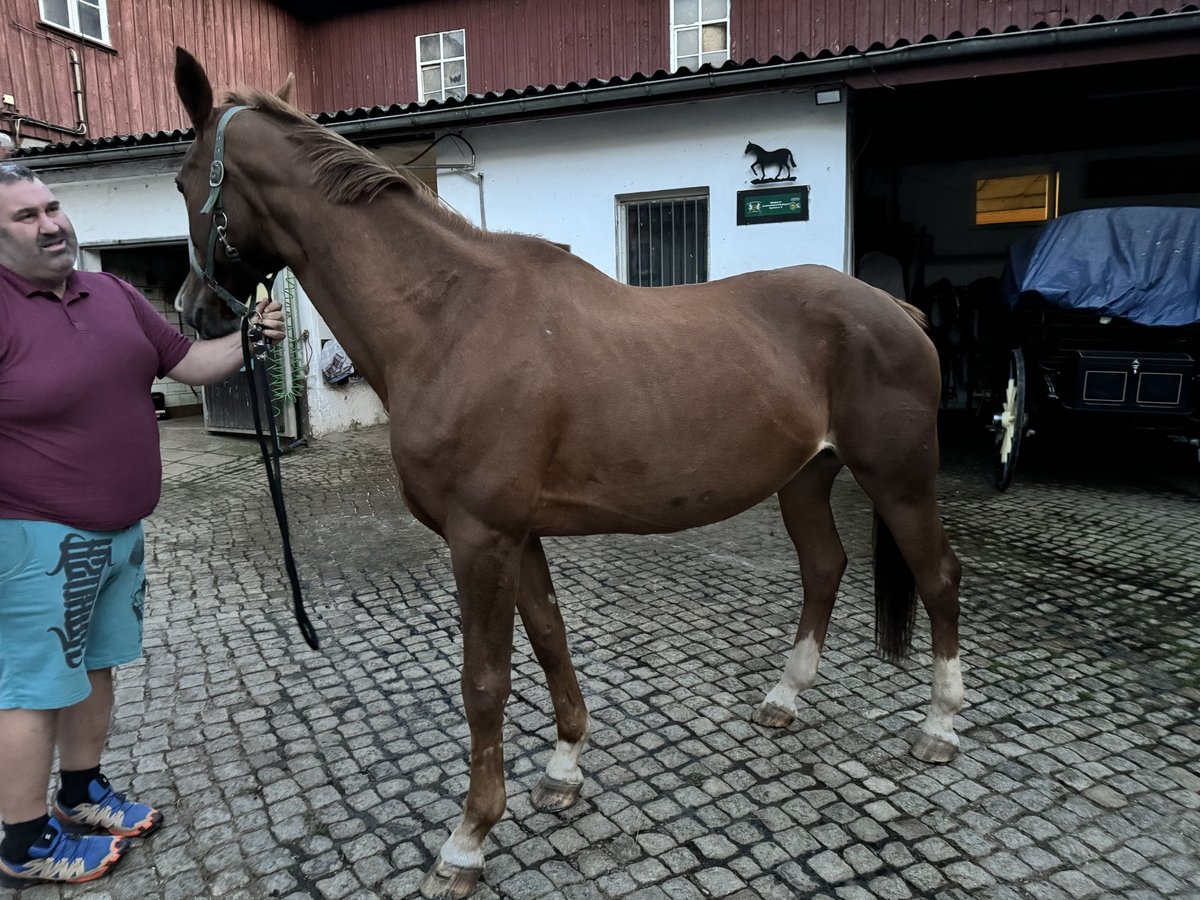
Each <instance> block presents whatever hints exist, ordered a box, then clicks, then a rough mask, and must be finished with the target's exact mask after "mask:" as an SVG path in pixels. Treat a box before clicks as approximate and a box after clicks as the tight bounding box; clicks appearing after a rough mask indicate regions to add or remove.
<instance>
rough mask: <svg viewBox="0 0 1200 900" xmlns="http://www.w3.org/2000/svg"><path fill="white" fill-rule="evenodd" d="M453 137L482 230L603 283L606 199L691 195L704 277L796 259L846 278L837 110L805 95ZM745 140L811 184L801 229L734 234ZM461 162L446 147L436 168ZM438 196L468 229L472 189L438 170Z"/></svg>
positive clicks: (611, 212) (613, 265) (612, 230)
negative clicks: (695, 195) (520, 240)
mask: <svg viewBox="0 0 1200 900" xmlns="http://www.w3.org/2000/svg"><path fill="white" fill-rule="evenodd" d="M463 133H464V134H465V136H466V137H467V139H468V140H469V141H470V142H471V144H472V145H473V146H474V148H475V152H476V163H477V166H476V172H477V173H478V174H482V176H483V201H484V204H485V209H486V224H487V227H488V229H490V230H493V231H516V232H522V233H526V234H537V235H541V236H542V237H545V238H548V239H549V240H552V241H558V242H560V243H565V244H569V245H570V246H571V250H572V252H574V253H575V254H577V255H578V256H580V257H582V258H583V259H586V260H587V261H588V262H590V263H591V264H592V265H594V266H596V267H597V268H598V269H600V270H601V271H602V272H606V273H607V274H609V275H612V276H614V277H616V276H617V265H618V264H617V201H616V197H617V195H621V194H634V193H642V192H651V191H666V190H674V189H680V188H697V187H699V188H708V191H709V229H710V246H709V278H710V279H716V278H721V277H724V276H726V275H734V274H737V273H740V272H748V271H753V270H755V269H764V268H776V267H779V266H785V265H794V264H797V263H807V262H815V263H822V264H824V265H828V266H832V267H834V268H836V269H841V270H843V271H845V269H846V260H847V208H848V187H847V152H846V104H845V103H840V104H836V105H829V106H816V105H815V103H814V102H813V94H812V92H811V91H798V92H788V93H772V94H763V95H758V96H743V97H737V98H730V99H723V100H705V101H703V102H695V103H686V104H677V105H673V106H663V107H658V108H654V109H635V110H622V111H614V112H605V113H593V114H590V115H584V116H578V115H575V116H563V117H561V118H558V119H552V120H542V121H536V122H517V123H510V124H498V125H490V126H484V127H479V128H469V129H466V130H464V132H463ZM747 141H753V142H754V143H756V144H758V145H760V146H762V147H764V148H765V149H767V150H774V149H776V148H778V147H788V148H789V149H791V151H792V155H793V156H794V157H795V160H796V168H795V170H794V171H793V174H794V175H795V176H796V181H795V182H794V184H797V185H802V184H807V185H811V192H810V196H809V221H807V222H780V223H771V224H756V225H743V226H738V225H737V192H738V191H739V190H749V189H753V188H754V187H756V186H755V185H752V184H750V180H751V178H753V176H752V175H751V173H750V164H751V162H753V158H752V157H750V156H745V155H743V151H744V150H745V148H746V143H747ZM450 143H451V142H449V141H444V142H443V143H442V145H440V146H441V147H446V146H447V145H448V144H450ZM461 159H462V156H461V154H460V153H458V152H456V151H454V150H453V149H447V150H445V151H444V152H443V154H442V156H440V157H439V162H441V163H447V162H458V161H461ZM770 174H771V175H774V170H773V169H772V170H771V172H770ZM766 186H767V185H763V187H766ZM785 186H786V185H785ZM438 191H439V193H440V194H441V196H442V198H443V199H444V200H446V201H447V202H449V203H450V205H452V206H453V207H454V208H455V209H457V210H458V211H459V212H461V213H462V214H463V215H465V216H466V217H467V218H469V219H471V220H472V221H473V222H475V223H476V224H479V223H480V190H479V186H478V184H477V183H476V181H474V180H472V179H471V178H469V177H467V176H466V175H464V174H462V173H460V172H453V171H447V170H443V171H442V172H441V173H439V176H438Z"/></svg>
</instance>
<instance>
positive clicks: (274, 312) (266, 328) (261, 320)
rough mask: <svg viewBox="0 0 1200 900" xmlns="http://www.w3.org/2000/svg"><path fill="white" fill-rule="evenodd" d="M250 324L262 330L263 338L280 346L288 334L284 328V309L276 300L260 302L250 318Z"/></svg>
mask: <svg viewBox="0 0 1200 900" xmlns="http://www.w3.org/2000/svg"><path fill="white" fill-rule="evenodd" d="M250 324H251V325H257V326H259V327H260V328H262V333H263V337H265V338H266V339H267V340H269V341H270V342H271V343H272V344H278V343H279V342H280V341H282V340H283V339H284V338H285V337H287V333H286V332H285V331H284V326H283V307H282V306H280V305H279V303H278V301H276V300H259V301H258V306H256V307H255V309H254V315H253V316H251V317H250Z"/></svg>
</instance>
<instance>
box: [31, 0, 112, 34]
mask: <svg viewBox="0 0 1200 900" xmlns="http://www.w3.org/2000/svg"><path fill="white" fill-rule="evenodd" d="M40 3H41V6H42V21H43V22H49V23H50V24H51V25H57V26H58V27H59V28H65V29H67V31H73V32H75V33H76V34H80V35H83V36H84V37H89V38H93V39H95V40H97V41H103V42H104V43H106V44H107V43H108V10H107V9H106V7H105V0H40Z"/></svg>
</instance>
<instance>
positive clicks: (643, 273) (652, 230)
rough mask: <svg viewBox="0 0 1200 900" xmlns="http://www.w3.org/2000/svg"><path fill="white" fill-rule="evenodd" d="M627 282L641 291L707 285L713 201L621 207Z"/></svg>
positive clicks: (669, 201)
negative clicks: (681, 285) (709, 208)
mask: <svg viewBox="0 0 1200 900" xmlns="http://www.w3.org/2000/svg"><path fill="white" fill-rule="evenodd" d="M621 212H622V219H623V230H624V233H625V272H624V275H625V280H626V281H627V282H628V283H629V284H632V285H636V286H638V287H665V286H668V285H672V284H698V283H699V282H702V281H708V197H707V196H695V195H693V196H687V197H660V198H656V199H647V200H626V201H623V202H622V203H621Z"/></svg>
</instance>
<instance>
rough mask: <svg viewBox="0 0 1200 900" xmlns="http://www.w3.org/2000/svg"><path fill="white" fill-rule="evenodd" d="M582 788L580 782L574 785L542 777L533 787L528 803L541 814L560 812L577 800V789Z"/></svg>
mask: <svg viewBox="0 0 1200 900" xmlns="http://www.w3.org/2000/svg"><path fill="white" fill-rule="evenodd" d="M582 787H583V782H582V781H581V782H579V783H578V784H575V783H573V782H570V781H559V780H558V779H557V778H551V777H550V776H549V775H543V776H542V777H541V779H540V780H539V781H538V783H537V784H535V785H534V786H533V793H531V794H530V795H529V801H530V802H531V803H532V804H533V808H534V809H538V810H541V811H542V812H561V811H562V810H564V809H569V808H570V807H571V806H573V805H574V804H575V801H576V800H578V799H579V789H580V788H582Z"/></svg>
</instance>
